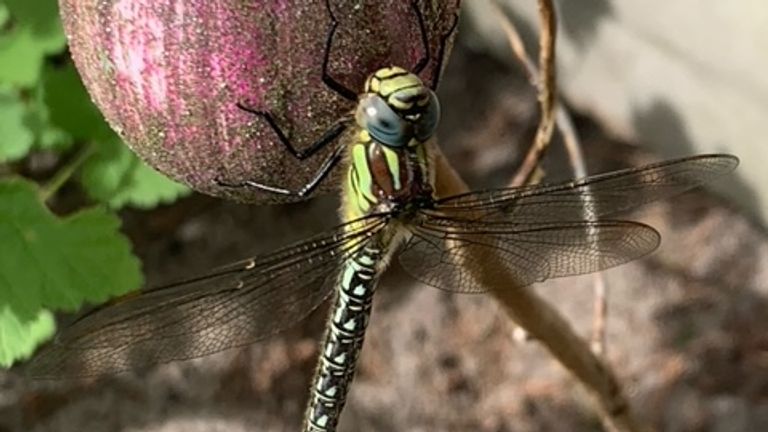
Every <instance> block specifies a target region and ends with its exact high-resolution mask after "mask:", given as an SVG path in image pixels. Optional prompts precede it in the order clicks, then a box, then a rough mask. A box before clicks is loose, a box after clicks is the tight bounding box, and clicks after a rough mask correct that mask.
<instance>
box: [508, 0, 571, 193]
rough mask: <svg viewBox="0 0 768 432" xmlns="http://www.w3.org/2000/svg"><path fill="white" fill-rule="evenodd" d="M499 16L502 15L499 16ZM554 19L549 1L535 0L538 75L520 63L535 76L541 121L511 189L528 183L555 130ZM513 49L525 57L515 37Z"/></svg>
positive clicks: (555, 32) (525, 62) (531, 64)
mask: <svg viewBox="0 0 768 432" xmlns="http://www.w3.org/2000/svg"><path fill="white" fill-rule="evenodd" d="M500 16H503V15H501V14H500ZM556 20H557V16H556V14H555V8H554V5H553V4H552V1H551V0H539V21H540V22H541V33H540V36H539V67H540V73H539V74H536V73H533V71H535V70H536V67H535V66H534V65H533V62H531V61H530V60H524V61H523V64H524V66H526V69H528V70H529V71H530V72H529V76H530V77H533V76H538V77H539V78H538V79H537V80H536V81H534V84H535V85H536V87H537V88H538V94H539V106H540V107H541V119H540V121H539V127H538V129H537V130H536V137H535V138H534V141H533V146H531V148H530V149H529V150H528V153H527V154H526V155H525V158H524V159H523V162H522V164H521V165H520V168H519V169H518V171H517V173H516V174H515V177H514V178H513V179H512V184H511V185H512V186H523V185H526V184H529V183H531V180H532V179H533V178H534V176H535V174H536V170H537V168H538V167H539V164H540V162H541V159H542V158H543V157H544V154H545V153H546V151H547V148H548V147H549V144H550V142H551V140H552V132H553V130H554V127H555V108H556V105H557V81H556V75H555V70H556V69H555V39H556V37H557V21H556ZM514 33H517V32H514ZM515 46H516V48H515ZM513 49H515V51H516V52H518V50H520V52H521V53H522V57H521V56H518V57H519V58H525V59H527V58H528V56H527V55H526V54H525V48H524V46H523V44H522V41H520V38H519V37H517V38H516V43H514V44H513Z"/></svg>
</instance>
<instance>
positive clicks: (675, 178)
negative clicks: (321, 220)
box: [29, 155, 738, 378]
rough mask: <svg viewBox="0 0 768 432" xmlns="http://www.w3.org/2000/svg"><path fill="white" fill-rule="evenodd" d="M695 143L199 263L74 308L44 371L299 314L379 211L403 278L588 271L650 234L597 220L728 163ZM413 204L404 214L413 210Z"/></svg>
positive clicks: (682, 187) (243, 330)
mask: <svg viewBox="0 0 768 432" xmlns="http://www.w3.org/2000/svg"><path fill="white" fill-rule="evenodd" d="M737 163H738V160H737V159H736V158H734V157H732V156H728V155H704V156H694V157H690V158H685V159H678V160H673V161H669V162H662V163H658V164H653V165H648V166H645V167H640V168H633V169H628V170H622V171H616V172H612V173H607V174H600V175H596V176H592V177H587V178H584V179H581V180H575V181H572V182H566V183H561V184H555V185H540V186H531V187H523V188H514V189H498V190H488V191H481V192H472V193H467V194H462V195H459V196H454V197H449V198H445V199H442V200H439V201H436V202H434V203H433V205H429V206H426V207H429V208H425V209H421V210H418V209H417V210H411V209H408V210H406V213H405V214H403V215H401V214H400V213H397V212H395V213H384V214H377V215H371V216H368V217H366V218H363V219H361V220H358V221H354V222H349V223H347V224H344V225H340V226H339V227H337V228H336V229H334V230H331V231H329V232H327V233H325V234H322V235H319V236H316V237H313V238H311V239H309V240H307V241H304V242H301V243H298V244H295V245H293V246H289V247H286V248H283V249H280V250H278V251H276V252H274V253H271V254H267V255H262V256H258V257H255V258H253V259H249V260H245V261H241V262H238V263H234V264H231V265H229V266H226V267H222V268H220V269H218V270H215V271H213V272H212V273H209V274H207V275H204V276H201V277H198V278H194V279H189V280H186V281H184V282H181V283H177V284H173V285H168V286H165V287H162V288H158V289H153V290H147V291H143V292H139V293H134V294H129V295H127V296H124V297H122V298H119V299H117V300H115V301H112V302H110V303H108V304H107V305H106V306H102V307H100V308H97V309H95V310H94V311H92V312H90V313H88V314H85V315H83V316H82V317H81V318H79V319H78V320H77V321H76V322H75V323H74V324H73V325H72V326H70V327H69V328H67V329H66V330H64V332H63V333H62V334H61V335H60V336H59V337H58V338H57V340H56V341H55V342H54V343H52V344H51V345H50V346H48V347H47V348H46V349H45V350H44V351H43V352H42V353H41V354H40V355H38V356H37V357H36V358H35V360H34V361H33V363H32V364H31V367H30V369H29V372H30V374H31V375H33V376H37V377H44V378H58V377H68V376H69V377H78V376H88V375H101V374H106V373H113V372H119V371H124V370H128V369H134V368H141V367H145V366H148V365H152V364H156V363H164V362H169V361H172V360H182V359H189V358H195V357H201V356H204V355H207V354H211V353H215V352H218V351H222V350H225V349H228V348H232V347H236V346H242V345H247V344H250V343H252V342H255V341H257V340H260V339H263V338H265V337H267V336H270V335H272V334H274V333H276V332H279V331H281V330H283V329H285V328H287V327H289V326H290V325H292V324H294V323H296V322H297V321H299V320H301V319H303V318H305V317H306V316H307V315H308V314H309V313H310V312H311V311H312V310H314V309H315V308H316V307H317V306H318V305H319V304H320V303H322V302H323V300H325V299H326V298H328V296H329V295H330V294H331V293H332V292H333V289H334V286H335V281H336V278H337V273H338V271H339V269H340V268H341V266H342V264H343V263H344V262H345V260H347V259H348V258H349V257H350V256H351V255H353V254H354V253H356V252H358V251H359V250H361V249H362V248H363V247H364V246H365V245H366V244H367V243H368V241H369V239H371V237H372V236H374V235H376V234H377V233H378V232H379V231H380V230H381V229H382V228H383V227H385V226H386V225H387V224H388V223H389V221H390V219H393V218H395V219H399V220H400V222H402V223H403V225H404V226H405V227H406V229H408V230H410V232H411V233H412V236H411V237H410V239H409V241H408V242H407V243H406V244H405V246H404V248H403V250H402V251H401V254H400V261H401V263H402V264H403V266H404V268H405V269H406V270H407V271H408V272H409V273H410V274H412V275H413V276H414V277H415V278H416V279H418V280H420V281H422V282H424V283H426V284H429V285H432V286H435V287H438V288H441V289H445V290H449V291H455V292H465V293H477V292H484V291H487V290H488V289H490V288H493V287H498V285H499V282H500V281H505V282H509V283H510V284H511V286H509V287H506V288H508V289H515V288H519V287H523V286H527V285H530V284H532V283H534V282H540V281H543V280H545V279H549V278H557V277H563V276H569V275H577V274H583V273H590V272H594V271H598V270H602V269H606V268H609V267H613V266H616V265H619V264H623V263H625V262H627V261H631V260H633V259H636V258H639V257H641V256H643V255H645V254H647V253H650V252H651V251H653V250H654V249H655V248H656V247H657V246H658V244H659V240H660V239H659V234H658V233H657V232H656V231H655V230H654V229H653V228H651V227H649V226H647V225H644V224H641V223H637V222H629V221H621V220H609V219H610V218H613V217H614V215H615V214H617V213H619V212H622V211H628V210H631V209H633V208H636V207H638V206H641V205H643V204H646V203H648V202H650V201H653V200H657V199H661V198H668V197H671V196H674V195H676V194H679V193H682V192H684V191H686V190H688V189H690V188H693V187H695V186H698V185H700V184H702V183H704V182H707V181H710V180H713V179H715V178H716V177H718V176H720V175H723V174H725V173H728V172H730V171H732V170H733V169H734V168H735V167H736V165H737ZM414 213H415V214H414Z"/></svg>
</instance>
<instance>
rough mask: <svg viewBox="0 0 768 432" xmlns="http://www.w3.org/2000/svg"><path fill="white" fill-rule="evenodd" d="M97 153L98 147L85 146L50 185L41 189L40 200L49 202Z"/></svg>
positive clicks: (93, 145)
mask: <svg viewBox="0 0 768 432" xmlns="http://www.w3.org/2000/svg"><path fill="white" fill-rule="evenodd" d="M95 151H96V145H95V144H93V143H88V144H85V145H83V146H82V147H81V148H80V149H79V150H78V151H77V153H76V154H75V156H74V157H73V158H72V160H70V161H69V162H67V164H66V165H64V166H63V167H61V169H59V170H58V171H57V172H56V174H54V176H53V177H52V178H51V179H50V180H49V181H48V183H47V184H46V185H45V186H43V187H42V188H41V189H40V192H39V196H40V200H41V201H43V202H45V201H48V200H49V199H50V198H51V197H52V196H53V195H54V194H56V192H57V191H58V190H59V189H60V188H61V187H62V186H63V185H64V183H66V182H67V181H69V179H70V178H71V177H72V175H73V174H74V173H75V171H77V169H78V168H80V166H82V165H83V163H85V161H87V160H88V158H90V157H91V155H93V154H94V153H95Z"/></svg>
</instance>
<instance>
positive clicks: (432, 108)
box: [414, 90, 440, 141]
mask: <svg viewBox="0 0 768 432" xmlns="http://www.w3.org/2000/svg"><path fill="white" fill-rule="evenodd" d="M439 122H440V101H438V100H437V95H435V92H433V91H431V90H430V92H429V103H427V107H426V109H425V110H424V112H423V113H422V115H421V118H420V119H419V121H418V122H417V123H416V125H415V130H414V135H415V136H416V139H417V140H419V141H426V140H428V139H430V138H432V135H434V134H435V129H437V124H438V123H439Z"/></svg>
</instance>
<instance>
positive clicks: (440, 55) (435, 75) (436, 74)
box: [430, 12, 459, 90]
mask: <svg viewBox="0 0 768 432" xmlns="http://www.w3.org/2000/svg"><path fill="white" fill-rule="evenodd" d="M458 25H459V14H458V12H457V13H456V14H455V15H454V16H453V24H451V28H450V29H448V31H447V32H446V33H445V34H444V35H443V36H442V37H441V38H440V49H438V51H437V66H436V67H435V69H434V70H433V72H432V80H431V84H430V88H431V89H432V90H437V85H438V84H439V83H440V74H441V73H442V72H443V66H444V65H443V61H444V60H445V48H446V45H448V39H449V38H450V37H451V36H452V35H453V33H454V32H455V31H456V27H458Z"/></svg>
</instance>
